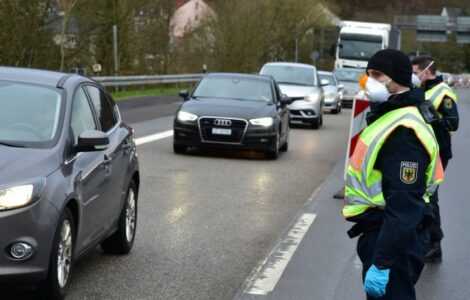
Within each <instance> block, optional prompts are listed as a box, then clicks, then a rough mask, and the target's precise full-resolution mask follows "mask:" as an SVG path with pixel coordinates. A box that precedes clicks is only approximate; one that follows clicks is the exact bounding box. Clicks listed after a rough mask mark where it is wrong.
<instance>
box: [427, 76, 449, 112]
mask: <svg viewBox="0 0 470 300" xmlns="http://www.w3.org/2000/svg"><path fill="white" fill-rule="evenodd" d="M445 96H448V97H450V98H451V99H452V100H454V102H455V103H456V104H457V94H456V93H455V92H454V91H453V90H452V89H451V88H450V87H449V86H448V85H447V84H445V83H444V82H441V83H439V84H437V85H436V86H434V87H433V88H432V89H429V90H427V91H426V93H425V94H424V97H425V98H426V100H429V101H431V102H432V104H433V105H434V108H436V109H438V108H439V106H441V103H442V100H444V98H445Z"/></svg>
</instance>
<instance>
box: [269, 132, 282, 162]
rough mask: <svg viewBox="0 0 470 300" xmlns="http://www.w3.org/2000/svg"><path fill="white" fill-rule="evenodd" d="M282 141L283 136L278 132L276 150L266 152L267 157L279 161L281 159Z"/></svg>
mask: <svg viewBox="0 0 470 300" xmlns="http://www.w3.org/2000/svg"><path fill="white" fill-rule="evenodd" d="M280 139H281V136H280V134H279V131H278V132H277V134H276V144H275V145H274V150H272V151H268V152H266V157H268V158H271V159H277V158H278V157H279V142H280Z"/></svg>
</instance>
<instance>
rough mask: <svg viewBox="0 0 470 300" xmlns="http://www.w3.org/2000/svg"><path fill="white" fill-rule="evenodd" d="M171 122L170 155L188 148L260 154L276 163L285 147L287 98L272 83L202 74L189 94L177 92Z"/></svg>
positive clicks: (249, 76) (268, 79)
mask: <svg viewBox="0 0 470 300" xmlns="http://www.w3.org/2000/svg"><path fill="white" fill-rule="evenodd" d="M180 96H181V97H183V98H184V100H185V101H184V102H183V104H182V105H181V106H180V108H179V109H178V111H177V112H176V116H175V120H174V135H173V150H174V152H176V153H185V152H186V151H187V149H188V147H191V146H198V147H211V148H230V149H245V150H255V151H263V152H265V153H266V155H267V156H268V157H269V158H273V159H276V158H277V157H278V156H279V151H287V149H288V145H289V117H290V115H289V110H288V109H287V105H288V104H289V103H291V102H292V100H291V99H290V98H288V97H287V96H284V95H282V94H281V93H280V90H279V87H278V86H277V84H276V82H275V81H274V79H273V78H272V77H269V76H262V75H252V74H238V73H210V74H206V75H205V76H204V77H203V78H202V79H201V80H200V81H199V82H198V84H197V85H196V87H195V88H194V90H193V92H192V93H191V94H189V93H188V92H187V91H181V92H180Z"/></svg>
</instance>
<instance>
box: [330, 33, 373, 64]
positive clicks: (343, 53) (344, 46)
mask: <svg viewBox="0 0 470 300" xmlns="http://www.w3.org/2000/svg"><path fill="white" fill-rule="evenodd" d="M380 49H382V38H381V37H380V36H368V35H360V34H342V35H341V44H340V50H339V58H343V59H356V60H363V61H367V60H369V58H370V57H371V56H372V55H373V54H374V53H375V52H377V51H379V50H380Z"/></svg>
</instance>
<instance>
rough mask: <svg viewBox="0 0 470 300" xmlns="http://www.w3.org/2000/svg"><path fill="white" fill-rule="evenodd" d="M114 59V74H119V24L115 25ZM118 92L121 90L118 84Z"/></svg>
mask: <svg viewBox="0 0 470 300" xmlns="http://www.w3.org/2000/svg"><path fill="white" fill-rule="evenodd" d="M113 60H114V76H118V74H119V62H118V45H117V26H116V25H113ZM115 89H116V92H118V91H119V87H118V86H117V85H116V88H115Z"/></svg>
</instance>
